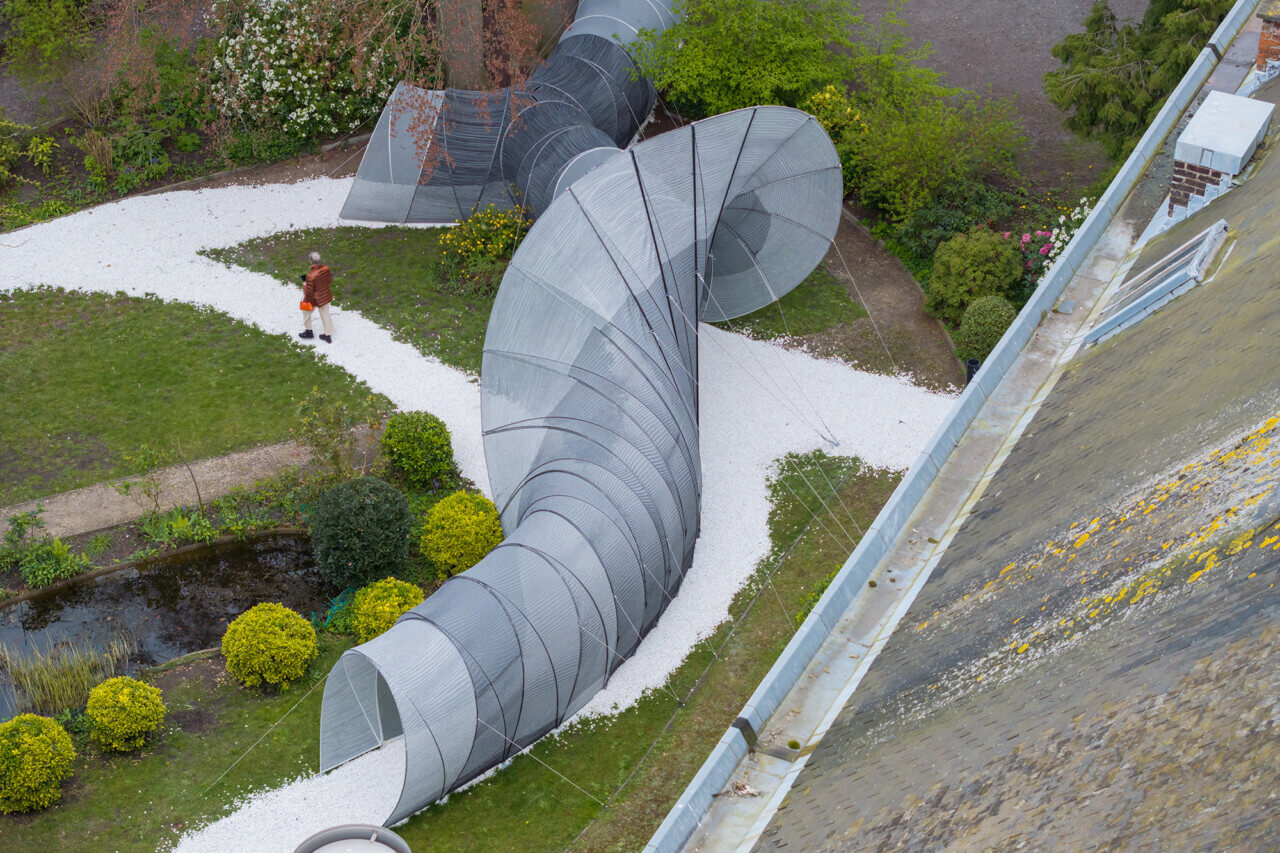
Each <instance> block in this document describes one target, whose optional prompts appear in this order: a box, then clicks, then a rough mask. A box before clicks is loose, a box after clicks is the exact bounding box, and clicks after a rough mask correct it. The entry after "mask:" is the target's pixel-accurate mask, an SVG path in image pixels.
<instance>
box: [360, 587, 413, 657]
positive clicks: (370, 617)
mask: <svg viewBox="0 0 1280 853" xmlns="http://www.w3.org/2000/svg"><path fill="white" fill-rule="evenodd" d="M425 598H426V596H424V595H423V594H422V588H421V587H418V586H415V585H414V584H411V583H406V582H405V581H402V580H396V579H395V578H384V579H383V580H380V581H374V582H373V583H371V584H369V585H368V586H366V587H362V588H361V589H360V591H358V592H357V593H356V594H355V596H354V597H353V598H352V599H351V627H352V628H353V629H354V630H355V632H356V639H357V640H359V641H360V642H362V643H367V642H369V641H370V640H372V639H373V638H374V637H376V636H378V635H379V634H381V633H382V632H383V631H386V630H387V629H388V628H390V627H391V626H392V625H394V624H395V622H396V620H397V619H399V618H400V616H401V615H402V614H403V613H404V612H405V611H407V610H409V609H410V608H412V607H417V606H418V605H419V604H421V603H422V602H423V600H424V599H425Z"/></svg>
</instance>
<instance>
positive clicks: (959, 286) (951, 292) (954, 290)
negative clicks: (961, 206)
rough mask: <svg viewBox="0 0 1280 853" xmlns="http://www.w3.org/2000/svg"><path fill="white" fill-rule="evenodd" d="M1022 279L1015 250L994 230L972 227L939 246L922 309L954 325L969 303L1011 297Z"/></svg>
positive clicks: (1020, 257)
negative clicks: (994, 297)
mask: <svg viewBox="0 0 1280 853" xmlns="http://www.w3.org/2000/svg"><path fill="white" fill-rule="evenodd" d="M1021 280H1022V253H1021V252H1020V251H1019V250H1018V247H1017V246H1016V245H1014V244H1013V243H1012V242H1010V241H1009V240H1006V239H1004V238H1003V237H1001V236H1000V235H999V234H996V233H994V232H993V231H990V230H988V229H986V228H974V229H973V230H971V231H969V232H967V233H965V234H957V235H956V236H954V237H952V238H951V239H950V240H947V241H946V242H945V243H943V244H942V245H940V246H938V252H937V254H935V255H934V256H933V277H932V278H931V279H930V280H929V293H928V296H926V297H925V303H924V307H925V309H926V310H928V312H929V313H930V314H932V315H933V316H935V317H937V318H939V319H941V320H946V321H947V322H948V323H956V322H958V321H959V320H960V317H961V316H962V315H963V314H964V309H966V308H968V307H969V303H971V302H973V301H974V300H977V299H981V298H982V297H984V296H992V295H995V296H1004V297H1010V296H1013V294H1014V291H1015V290H1016V288H1017V286H1018V283H1019V282H1020V281H1021Z"/></svg>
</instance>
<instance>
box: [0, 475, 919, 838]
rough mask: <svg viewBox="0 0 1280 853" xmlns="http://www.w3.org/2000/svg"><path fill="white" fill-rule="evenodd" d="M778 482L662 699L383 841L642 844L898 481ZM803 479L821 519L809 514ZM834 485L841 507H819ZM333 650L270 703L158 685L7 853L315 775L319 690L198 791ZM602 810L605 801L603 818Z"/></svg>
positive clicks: (224, 688)
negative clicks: (116, 750)
mask: <svg viewBox="0 0 1280 853" xmlns="http://www.w3.org/2000/svg"><path fill="white" fill-rule="evenodd" d="M783 472H784V475H783V476H781V477H779V478H778V479H777V480H775V482H774V483H773V485H772V493H773V494H772V496H773V499H774V508H773V512H772V514H771V517H770V532H771V536H772V540H773V550H772V552H771V553H770V554H769V556H768V557H767V558H766V559H765V560H763V561H762V563H761V565H760V566H759V568H758V569H757V572H756V574H755V576H754V577H753V578H752V580H751V581H749V582H748V584H747V585H746V587H745V588H744V590H743V591H742V592H740V593H739V595H738V596H737V598H736V600H735V601H734V603H733V605H732V607H731V610H730V613H731V617H730V621H729V622H727V623H725V624H724V625H722V626H721V628H720V629H719V630H718V631H717V632H716V633H715V635H714V636H712V637H711V638H709V639H708V640H707V641H705V642H703V643H701V644H700V645H699V646H698V647H697V648H696V649H695V650H694V651H693V652H692V654H690V656H689V658H688V659H687V660H686V661H685V663H684V664H683V665H682V666H681V667H680V668H679V669H678V670H677V671H676V673H675V674H674V675H673V676H672V678H671V680H670V681H669V682H668V684H667V688H668V690H669V692H668V690H658V691H654V692H653V693H652V694H651V695H649V696H648V697H646V698H644V699H643V700H641V701H640V702H639V703H638V704H637V705H636V706H634V707H632V708H630V709H629V710H627V711H625V712H623V713H622V714H619V715H618V716H616V717H612V718H606V719H602V720H596V721H590V722H587V723H585V724H580V725H576V726H574V727H573V728H571V729H570V730H568V731H566V732H564V733H562V734H561V735H560V736H559V737H557V738H555V739H550V738H548V739H544V740H543V741H541V742H540V743H539V744H538V745H537V746H536V747H535V748H534V750H533V755H534V756H536V759H538V760H534V759H533V758H530V757H529V756H528V755H522V756H521V757H519V758H517V759H516V760H515V761H513V762H512V763H511V765H510V766H509V767H507V768H506V769H504V770H503V771H501V772H500V773H497V774H496V775H494V776H492V777H490V778H489V779H488V780H486V781H485V782H482V783H480V784H478V785H476V786H474V787H472V788H470V789H469V790H467V791H464V792H462V793H460V794H453V795H451V796H450V797H449V798H448V801H447V802H446V803H444V804H443V805H436V806H433V807H431V808H429V809H427V810H426V811H425V812H423V813H422V814H420V815H418V816H416V817H414V818H412V819H411V820H410V821H409V822H408V823H406V824H404V825H403V826H401V827H399V828H398V829H397V832H399V833H401V834H402V835H403V836H404V837H405V839H406V840H407V841H408V842H409V843H410V844H411V845H412V846H413V848H414V849H415V850H433V851H435V850H475V851H491V850H521V851H525V853H529V852H530V851H553V850H563V849H564V848H566V847H573V848H575V849H583V850H638V849H639V848H640V847H642V846H643V844H644V842H645V841H646V840H647V839H648V837H649V836H650V835H651V834H652V832H653V831H654V829H656V828H657V826H658V824H659V823H660V822H661V821H662V819H663V817H664V816H665V815H666V812H667V810H668V809H669V808H670V806H671V804H672V803H673V802H675V799H676V798H677V797H678V796H679V794H680V792H681V791H682V790H683V789H684V787H685V785H686V784H688V782H689V780H690V779H691V778H692V777H693V774H694V773H695V772H696V771H697V769H698V767H699V766H701V764H702V761H703V759H704V758H705V757H706V755H707V753H708V752H709V751H710V749H711V748H712V746H713V745H714V744H715V742H716V741H717V740H718V739H719V738H720V736H721V735H722V734H723V732H724V729H725V727H726V726H728V725H729V723H730V722H731V721H732V720H733V718H734V716H735V715H736V714H737V712H738V711H739V710H740V709H741V707H742V704H743V703H744V702H745V701H746V699H747V697H748V696H749V695H750V693H751V691H752V690H753V689H754V688H755V685H756V684H757V683H758V682H759V680H760V679H761V678H762V677H763V676H764V674H765V672H767V671H768V669H769V667H770V666H771V665H772V663H773V661H774V660H775V659H776V658H777V656H778V654H779V653H780V652H781V651H782V649H783V647H784V646H785V645H786V643H787V641H788V639H790V637H791V635H792V633H793V632H794V631H795V628H796V627H797V626H798V625H799V623H800V621H801V620H802V618H803V616H804V613H805V610H804V608H805V606H806V600H807V599H808V598H809V596H810V595H811V593H812V592H813V590H814V589H815V588H816V587H817V586H820V585H821V584H822V583H823V582H824V581H825V579H826V578H827V576H828V575H829V574H830V573H831V570H832V569H833V568H834V567H837V566H839V565H840V564H841V563H842V562H843V561H844V559H845V557H846V556H847V555H848V553H849V551H850V550H851V549H852V547H853V544H852V539H851V538H849V537H846V535H845V533H844V531H846V530H847V531H849V532H850V533H851V534H852V535H853V537H854V538H856V536H857V535H858V532H857V531H856V530H855V529H854V523H855V521H856V525H857V526H858V529H860V530H865V529H866V527H867V525H869V524H870V523H871V520H872V518H873V517H874V516H875V514H876V512H877V511H878V510H879V508H880V506H881V505H882V504H883V503H884V501H885V500H886V499H887V498H888V496H889V494H890V493H891V491H892V490H893V488H894V486H895V485H896V483H897V480H898V477H897V475H896V474H892V473H888V472H884V471H877V470H874V469H870V468H867V467H865V466H863V465H861V464H860V463H858V462H856V461H851V460H846V459H838V458H828V457H824V456H820V455H810V456H804V457H792V458H791V461H789V462H787V463H786V464H785V465H784V467H783ZM820 472H821V473H820ZM802 474H803V476H802ZM823 474H825V475H826V476H825V477H823ZM806 479H807V481H808V483H811V484H813V487H814V489H816V490H817V492H818V493H819V494H820V495H821V497H822V499H823V500H825V501H826V502H827V503H828V505H829V506H830V507H831V508H832V512H833V513H834V515H832V514H828V513H827V512H826V511H825V510H824V509H823V508H822V506H821V503H820V501H819V498H818V496H817V495H815V494H814V492H813V490H811V489H810V487H809V486H808V485H806ZM828 479H829V480H830V482H831V484H832V485H831V486H828V484H827V481H828ZM833 488H834V489H835V490H836V491H838V492H839V494H840V496H841V500H840V501H834V500H832V489H833ZM815 510H816V512H817V514H816V515H815V514H814V513H815ZM837 519H839V523H837ZM842 528H843V529H842ZM770 575H772V581H771V582H770V581H768V580H766V579H767V578H769V577H770ZM346 646H347V643H345V642H343V641H340V640H338V639H336V638H333V637H331V636H329V637H327V638H326V639H325V640H324V641H323V654H322V656H321V659H320V661H318V662H317V664H316V666H315V667H313V670H312V673H313V676H312V677H310V678H309V679H308V680H307V681H306V683H302V684H299V685H296V686H295V688H294V689H292V690H290V691H289V692H288V693H287V694H284V695H282V696H278V697H263V696H261V695H260V694H257V693H254V692H251V691H245V690H241V689H240V688H238V687H235V686H232V685H228V684H225V683H220V682H218V681H217V680H216V679H215V678H214V676H215V675H217V674H219V673H221V667H220V666H215V664H217V662H218V659H216V658H215V659H213V660H210V661H204V662H201V663H199V664H196V665H195V666H194V667H184V668H182V669H179V670H175V671H174V672H171V673H169V674H168V675H167V676H161V677H160V680H159V682H158V683H160V684H161V686H162V687H163V688H164V690H165V700H166V702H168V703H169V707H170V708H171V709H172V710H174V711H175V712H178V715H179V716H178V719H177V720H176V721H175V722H176V723H177V728H174V727H171V729H170V731H169V732H168V733H167V734H166V736H165V738H164V740H163V741H162V742H161V743H160V744H159V745H158V746H157V747H155V748H152V749H150V750H148V751H146V752H145V753H144V754H143V755H141V756H140V757H138V758H128V757H126V758H116V759H110V760H105V761H104V760H103V759H101V758H97V757H94V755H93V752H92V749H89V750H88V751H87V757H85V758H82V759H78V760H77V761H78V763H77V770H76V776H75V777H74V778H73V780H72V781H71V782H70V783H69V784H68V786H67V788H66V793H65V795H64V802H63V804H62V805H60V806H56V807H54V808H51V809H49V810H47V811H45V812H41V813H38V814H36V815H33V816H29V817H0V837H3V838H4V839H5V840H6V842H7V846H8V847H11V848H13V849H20V850H28V849H58V850H100V849H107V848H108V847H109V848H110V849H117V850H144V849H145V850H154V849H156V846H157V843H159V842H163V841H167V840H171V839H173V838H175V837H177V835H178V834H179V833H180V832H182V831H183V830H185V829H189V828H190V826H191V825H192V824H193V823H194V824H196V825H199V824H200V823H201V822H203V821H206V820H208V819H211V818H212V817H214V816H217V815H218V814H220V813H221V812H222V810H223V808H224V806H225V805H226V804H228V803H230V802H232V801H233V799H234V798H235V797H236V796H238V795H240V794H242V793H244V792H246V791H248V790H249V789H251V788H253V787H255V786H267V785H275V784H278V783H279V782H281V781H283V780H285V779H287V778H289V777H291V776H295V775H297V774H298V773H300V772H303V771H306V770H314V768H315V762H316V749H317V745H316V744H317V732H318V728H319V712H320V695H321V691H320V690H316V691H315V693H313V694H311V696H310V697H308V698H307V699H306V700H305V701H303V702H302V704H301V705H300V706H299V707H298V708H297V710H295V711H294V712H293V713H292V714H291V715H290V716H289V717H288V718H287V719H286V720H285V721H284V723H282V724H281V725H280V726H279V727H278V728H277V729H276V730H275V731H274V732H272V733H271V735H270V736H268V737H267V738H266V739H265V740H264V741H263V742H262V744H261V745H259V746H257V747H255V748H254V750H253V751H252V752H251V753H250V754H249V757H248V758H246V759H245V760H244V761H243V762H242V763H241V764H240V765H239V766H238V767H237V768H236V769H235V770H234V771H232V772H231V774H229V775H228V777H227V778H226V779H225V780H224V781H223V782H222V783H220V784H219V785H218V786H216V787H214V788H213V790H212V791H209V793H208V795H207V796H206V795H205V793H204V792H205V791H206V789H208V788H209V787H210V785H212V783H213V782H214V780H215V779H217V777H218V775H219V774H220V773H222V771H223V770H224V769H226V767H227V766H229V765H230V764H231V762H233V761H234V760H235V759H236V757H238V756H239V755H240V754H241V753H242V752H243V751H244V750H245V749H247V748H248V747H249V745H250V744H252V743H253V742H254V741H255V740H256V739H257V738H258V737H259V736H261V735H262V734H263V733H264V732H266V730H267V729H268V728H269V727H270V725H271V724H272V723H274V722H276V720H278V719H279V718H280V716H281V715H282V714H284V712H285V711H286V710H288V708H289V707H291V706H292V705H293V703H294V702H297V701H298V700H299V699H301V698H302V697H303V695H304V694H306V692H307V690H309V689H311V687H313V686H314V685H315V684H316V683H317V679H318V677H319V675H320V674H323V673H325V672H327V671H328V669H329V667H330V666H331V665H332V663H333V661H334V660H335V659H336V657H337V655H338V654H340V653H341V651H342V649H343V648H345V647H346ZM713 651H714V654H713ZM178 673H182V674H183V678H182V680H178V679H177V678H176V674H178ZM166 678H168V679H170V681H165V680H164V679H166ZM673 693H674V694H675V695H677V696H679V697H680V698H681V699H682V700H683V702H684V704H683V705H678V704H677V702H676V700H675V698H673V696H672V694H673ZM180 715H188V716H187V717H186V718H183V717H182V716H180ZM650 746H653V751H652V752H649V748H650ZM540 761H541V762H545V764H546V765H550V766H551V767H553V768H555V770H556V771H557V772H558V773H561V774H563V775H564V776H567V777H568V778H570V779H572V780H573V782H574V784H575V785H578V786H580V787H581V788H582V789H585V792H586V793H584V792H583V791H579V790H578V789H576V788H574V787H573V786H572V785H570V784H568V783H566V782H565V781H564V780H563V779H561V778H560V777H559V776H557V775H556V773H553V772H552V771H550V770H548V769H547V768H546V766H544V764H543V763H539V762H540ZM633 774H634V775H633ZM628 779H629V780H630V781H629V782H628ZM624 782H626V783H627V784H626V785H625V786H624ZM600 801H604V802H609V801H611V802H610V805H609V808H608V809H607V810H606V809H603V808H602V807H601V804H600Z"/></svg>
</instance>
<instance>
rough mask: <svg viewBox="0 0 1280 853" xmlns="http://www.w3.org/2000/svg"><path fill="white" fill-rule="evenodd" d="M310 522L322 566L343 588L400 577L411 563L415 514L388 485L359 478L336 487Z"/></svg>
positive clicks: (321, 501)
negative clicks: (393, 576) (406, 565)
mask: <svg viewBox="0 0 1280 853" xmlns="http://www.w3.org/2000/svg"><path fill="white" fill-rule="evenodd" d="M309 520H310V522H311V548H312V550H313V551H314V552H315V555H316V563H317V564H318V565H319V567H320V571H321V573H323V574H324V576H325V578H326V579H328V580H329V582H330V583H332V584H333V585H334V586H336V587H339V588H341V589H346V588H347V587H350V586H355V587H360V586H364V585H365V584H367V583H369V582H370V581H373V580H377V579H378V578H385V577H387V576H389V575H394V574H398V573H400V572H401V571H402V570H403V569H404V566H405V563H406V562H407V561H408V559H409V530H410V528H411V527H412V526H413V513H412V512H410V510H409V501H408V500H406V499H405V496H404V495H402V494H401V493H400V492H399V490H397V489H396V488H395V487H394V486H392V485H391V484H390V483H388V482H386V481H385V480H379V479H378V478H377V477H357V478H356V479H354V480H348V481H347V482H345V483H339V484H338V485H336V486H332V487H331V488H329V489H328V490H326V491H325V492H324V494H322V495H321V496H320V499H319V500H318V501H316V506H315V508H314V509H313V510H312V512H311V517H310V519H309Z"/></svg>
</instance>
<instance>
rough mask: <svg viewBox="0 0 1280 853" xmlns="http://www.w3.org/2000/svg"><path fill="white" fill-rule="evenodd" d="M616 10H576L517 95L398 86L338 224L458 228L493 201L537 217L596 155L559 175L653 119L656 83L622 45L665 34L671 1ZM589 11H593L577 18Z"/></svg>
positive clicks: (634, 1) (513, 91) (593, 0)
mask: <svg viewBox="0 0 1280 853" xmlns="http://www.w3.org/2000/svg"><path fill="white" fill-rule="evenodd" d="M621 5H623V0H608V2H600V0H588V2H585V3H583V4H581V6H580V7H579V19H578V20H579V21H583V23H582V24H581V25H579V23H578V22H575V23H574V24H573V25H571V26H570V28H569V30H568V31H567V32H566V33H565V35H564V36H563V37H562V38H561V40H560V42H559V44H557V45H556V48H555V50H554V51H552V53H551V56H550V57H549V58H548V59H547V61H546V62H545V63H544V64H543V65H542V66H541V67H539V68H538V69H537V70H536V71H534V72H533V74H532V75H530V78H529V80H528V82H527V83H525V84H524V85H522V86H520V87H517V88H507V89H497V90H493V91H484V92H473V91H464V90H461V89H447V90H444V91H436V92H427V91H424V90H421V89H417V88H415V87H412V86H408V85H405V84H403V83H402V84H400V85H399V86H397V87H396V90H395V91H394V92H393V93H392V95H391V98H390V99H389V100H388V101H387V106H386V107H385V108H384V109H383V111H382V115H381V116H380V118H379V120H378V123H377V125H376V126H375V127H374V130H373V135H372V137H371V138H370V140H369V145H368V147H367V149H366V151H365V155H364V158H363V159H362V160H361V161H360V168H359V170H358V171H357V173H356V178H355V181H354V182H353V183H352V186H351V192H350V194H349V195H348V197H347V201H346V204H344V205H343V208H342V216H343V218H345V219H359V220H373V221H379V222H454V221H456V220H458V219H462V218H465V217H466V216H468V215H470V214H471V213H472V212H473V211H475V210H477V209H481V208H484V207H487V206H488V205H490V204H494V205H497V206H498V207H500V208H512V207H523V208H524V209H526V210H528V211H529V212H531V213H532V214H533V215H534V216H537V215H538V214H540V213H541V212H542V211H543V210H545V209H546V208H547V205H549V204H550V203H551V199H552V198H553V197H554V194H555V192H556V191H557V187H564V186H568V184H569V183H572V178H576V177H578V176H579V175H581V174H583V173H585V170H586V169H587V168H590V167H591V166H594V165H596V164H597V163H598V162H600V160H601V157H600V156H599V155H595V156H594V157H592V158H590V159H588V160H587V161H585V162H583V161H582V160H581V159H579V160H578V161H577V162H576V166H575V171H574V172H573V173H572V177H571V178H570V179H569V180H564V181H560V180H558V179H559V178H560V177H561V173H562V172H563V171H564V170H565V168H566V166H568V165H569V164H570V163H571V162H574V161H575V158H577V157H578V155H580V154H583V153H585V152H590V151H592V150H593V149H602V150H606V151H607V150H616V149H617V148H618V147H619V146H622V145H625V144H626V143H627V142H628V141H629V140H631V139H632V138H633V137H634V136H635V135H636V132H637V131H638V130H639V129H640V126H641V125H642V124H643V123H644V121H645V118H646V117H647V116H648V115H649V113H650V112H651V111H652V110H653V105H654V102H655V100H656V98H657V95H656V93H655V92H654V89H653V86H652V85H651V84H650V83H649V81H648V80H646V79H645V78H644V77H642V76H640V75H639V74H638V73H637V70H636V67H635V63H634V62H632V60H631V57H630V56H628V55H627V52H626V50H625V49H624V47H623V45H625V44H626V43H627V42H628V41H629V40H630V39H631V38H632V37H634V36H635V33H636V30H637V29H638V28H644V27H652V28H653V29H656V30H659V31H660V30H662V29H665V28H666V27H667V26H669V25H670V24H671V22H672V21H673V20H674V19H673V18H672V15H671V11H670V7H669V0H625V5H626V6H627V9H629V10H630V13H629V17H627V16H626V15H623V12H622V11H619V7H620V6H621ZM587 10H595V11H594V12H591V14H590V17H589V18H588V19H587V20H585V21H584V19H583V18H582V14H583V13H584V11H587ZM619 15H623V17H626V18H627V21H629V23H625V22H623V21H622V20H621V19H620V18H619V17H617V16H619ZM609 22H612V23H609ZM609 26H612V29H609ZM615 33H617V34H618V35H617V37H615V35H614V34H615Z"/></svg>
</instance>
